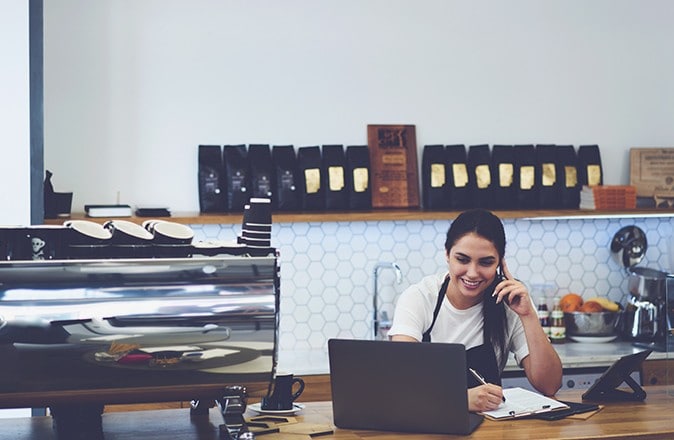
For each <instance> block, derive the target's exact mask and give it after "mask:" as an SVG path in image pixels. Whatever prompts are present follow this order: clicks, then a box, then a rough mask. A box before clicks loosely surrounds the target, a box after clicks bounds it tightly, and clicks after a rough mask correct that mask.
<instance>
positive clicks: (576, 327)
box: [564, 312, 620, 336]
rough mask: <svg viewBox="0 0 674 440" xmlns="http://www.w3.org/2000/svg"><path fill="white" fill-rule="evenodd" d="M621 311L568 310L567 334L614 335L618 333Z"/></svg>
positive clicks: (565, 316)
mask: <svg viewBox="0 0 674 440" xmlns="http://www.w3.org/2000/svg"><path fill="white" fill-rule="evenodd" d="M619 318H620V312H591V313H590V312H566V313H564V322H565V323H566V335H567V336H614V335H617V334H618V330H619V329H618V323H619V321H620V319H619Z"/></svg>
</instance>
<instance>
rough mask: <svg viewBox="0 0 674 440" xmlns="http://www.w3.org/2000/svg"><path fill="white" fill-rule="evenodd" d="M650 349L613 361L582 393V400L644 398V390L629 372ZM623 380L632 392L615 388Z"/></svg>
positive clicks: (635, 367) (640, 361)
mask: <svg viewBox="0 0 674 440" xmlns="http://www.w3.org/2000/svg"><path fill="white" fill-rule="evenodd" d="M652 351H653V350H644V351H641V352H639V353H634V354H630V355H627V356H623V357H621V358H620V359H618V360H617V361H615V362H614V363H613V365H611V366H610V367H609V368H608V370H606V371H605V372H604V374H602V375H601V377H600V378H599V379H598V380H597V381H596V382H595V383H594V384H593V385H592V386H591V387H590V388H589V389H588V390H587V391H586V392H585V393H584V394H583V400H644V399H645V398H646V392H645V391H644V389H643V388H641V386H640V385H639V384H638V383H637V382H636V381H635V380H634V379H632V377H631V376H630V374H631V373H632V372H633V371H636V370H638V369H639V367H640V366H641V363H642V362H643V361H644V359H646V358H647V357H648V355H649V354H651V352H652ZM623 382H624V383H626V384H627V385H628V386H629V387H630V388H632V392H629V391H623V390H619V389H617V388H618V387H619V386H620V385H621V384H622V383H623Z"/></svg>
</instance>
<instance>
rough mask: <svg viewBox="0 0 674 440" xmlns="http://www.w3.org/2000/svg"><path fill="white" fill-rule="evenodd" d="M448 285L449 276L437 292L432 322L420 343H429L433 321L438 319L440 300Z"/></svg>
mask: <svg viewBox="0 0 674 440" xmlns="http://www.w3.org/2000/svg"><path fill="white" fill-rule="evenodd" d="M448 284H449V275H448V276H446V277H445V281H443V283H442V286H441V287H440V291H439V292H438V300H437V301H436V303H435V310H433V321H431V326H430V327H428V329H427V330H426V331H425V332H424V334H423V335H422V337H421V342H431V330H433V326H434V325H435V320H436V319H438V314H439V313H440V306H442V300H443V299H444V297H445V291H446V290H447V285H448Z"/></svg>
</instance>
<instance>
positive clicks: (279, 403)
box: [261, 374, 304, 411]
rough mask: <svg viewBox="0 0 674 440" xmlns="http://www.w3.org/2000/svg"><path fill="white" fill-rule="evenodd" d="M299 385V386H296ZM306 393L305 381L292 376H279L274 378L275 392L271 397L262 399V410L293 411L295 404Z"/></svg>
mask: <svg viewBox="0 0 674 440" xmlns="http://www.w3.org/2000/svg"><path fill="white" fill-rule="evenodd" d="M295 385H297V386H295ZM302 391H304V381H303V380H302V379H300V378H299V377H294V376H293V375H292V374H277V375H276V377H275V378H274V390H273V391H272V393H271V395H267V396H265V397H263V398H262V405H261V407H262V409H263V410H267V411H282V410H291V409H293V402H294V401H295V400H297V398H298V397H300V395H301V394H302Z"/></svg>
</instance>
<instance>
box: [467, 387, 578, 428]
mask: <svg viewBox="0 0 674 440" xmlns="http://www.w3.org/2000/svg"><path fill="white" fill-rule="evenodd" d="M503 396H504V397H505V398H506V400H505V402H504V403H502V404H501V405H500V406H499V407H498V408H497V409H495V410H492V411H484V412H481V413H480V414H482V415H484V416H485V417H487V418H488V419H491V420H511V419H518V418H524V417H532V416H537V415H540V414H543V413H550V412H556V411H561V410H567V409H569V408H570V407H569V405H567V404H566V403H564V402H561V401H559V400H556V399H552V398H550V397H546V396H544V395H542V394H539V393H536V392H534V391H529V390H527V389H524V388H520V387H515V388H505V389H504V390H503Z"/></svg>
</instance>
